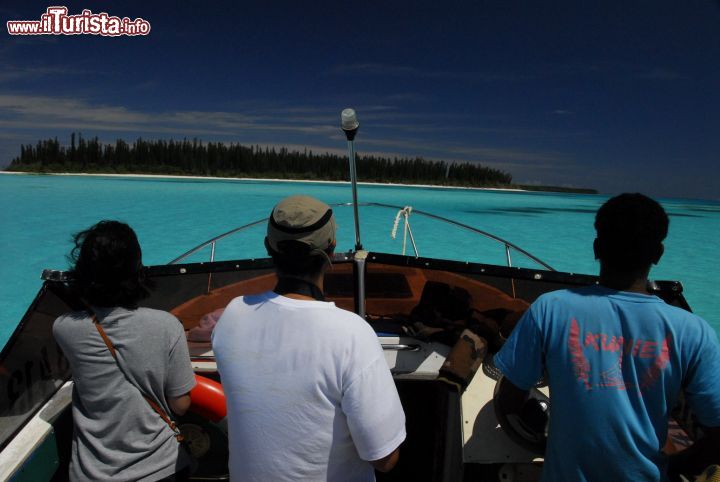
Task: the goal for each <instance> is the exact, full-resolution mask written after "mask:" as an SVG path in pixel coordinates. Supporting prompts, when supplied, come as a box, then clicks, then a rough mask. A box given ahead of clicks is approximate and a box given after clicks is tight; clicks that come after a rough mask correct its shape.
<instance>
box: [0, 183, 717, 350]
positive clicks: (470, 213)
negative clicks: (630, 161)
mask: <svg viewBox="0 0 720 482" xmlns="http://www.w3.org/2000/svg"><path fill="white" fill-rule="evenodd" d="M300 193H303V194H309V195H312V196H315V197H318V198H320V199H322V200H324V201H325V202H327V203H340V202H349V201H351V191H350V187H349V185H348V184H326V183H308V182H271V181H236V180H210V179H171V178H127V177H89V176H49V175H0V246H1V247H2V249H1V250H0V274H1V275H2V285H0V286H2V288H1V289H0V346H2V345H4V343H5V341H6V340H7V337H8V336H9V335H10V334H11V333H12V331H13V330H14V328H15V326H16V325H17V323H18V321H19V320H20V319H21V317H22V315H23V314H24V312H25V309H26V308H27V306H28V305H29V303H30V302H31V301H32V299H33V297H34V296H35V294H36V293H37V291H38V289H39V288H40V285H41V281H40V273H41V271H42V269H43V268H54V269H66V268H67V266H68V263H67V260H66V255H67V253H68V252H69V251H70V249H71V242H70V240H71V235H72V234H73V233H75V232H77V231H79V230H82V229H84V228H86V227H88V226H90V225H91V224H93V223H95V222H97V221H99V220H101V219H119V220H122V221H125V222H127V223H129V224H130V225H131V226H133V228H134V229H135V230H136V231H137V233H138V237H139V238H140V243H141V245H142V247H143V253H144V263H145V264H148V265H152V264H163V263H167V262H168V261H170V260H172V259H173V258H175V257H176V256H177V255H179V254H181V253H183V252H185V251H187V250H189V249H190V248H192V247H194V246H196V245H198V244H200V243H201V242H203V241H205V240H207V239H209V238H211V237H213V236H215V235H217V234H220V233H223V232H225V231H228V230H230V229H232V228H234V227H237V226H240V225H243V224H246V223H249V222H252V221H255V220H258V219H261V218H265V217H266V216H267V215H268V214H269V213H270V210H271V209H272V206H273V205H274V204H275V203H276V202H277V201H278V200H279V199H281V198H282V197H284V196H288V195H290V194H300ZM358 199H359V201H360V202H378V203H386V204H393V205H400V206H408V205H410V206H412V207H413V208H415V209H418V210H422V211H429V212H432V213H434V214H437V215H440V216H444V217H448V218H451V219H454V220H457V221H460V222H462V223H466V224H469V225H471V226H474V227H476V228H479V229H482V230H485V231H489V232H491V233H493V234H495V235H497V236H500V237H502V238H504V239H506V240H508V241H510V242H512V243H514V244H516V245H518V246H520V247H521V248H523V249H525V250H527V251H529V252H531V253H533V254H534V255H535V256H537V257H538V258H540V259H542V260H543V261H545V262H547V263H548V264H550V265H551V266H552V267H554V268H555V269H557V270H561V271H569V272H575V273H587V274H596V273H597V263H596V262H595V260H594V259H593V253H592V241H593V238H594V231H593V226H592V225H593V219H594V213H595V211H596V210H597V208H598V207H599V206H600V205H601V204H602V203H603V202H604V201H605V199H607V197H606V196H600V195H577V194H549V193H530V192H508V191H483V190H466V189H442V188H421V187H399V186H380V185H361V186H359V188H358ZM660 201H661V203H662V204H663V205H664V206H665V208H666V209H667V211H668V214H669V215H670V234H669V236H668V239H667V241H666V250H665V256H664V257H663V259H662V260H661V262H660V264H659V266H657V267H655V268H654V270H653V271H652V273H651V277H652V278H654V279H672V280H680V281H682V282H683V285H684V287H685V295H686V298H687V299H688V301H689V303H690V305H691V306H692V307H693V310H694V311H695V312H696V313H698V314H699V315H700V316H702V317H704V318H705V319H707V320H708V321H709V322H710V324H711V325H712V326H713V327H715V329H716V330H717V331H718V332H720V296H718V294H717V290H716V288H715V281H716V280H717V279H718V277H720V264H718V263H717V257H716V256H717V246H718V241H717V240H718V238H720V202H714V201H699V200H687V199H661V200H660ZM336 213H337V217H338V223H339V226H340V232H339V239H338V247H339V249H340V250H342V251H346V250H349V249H351V248H352V247H353V246H354V227H353V226H354V225H353V220H352V209H351V208H337V209H336ZM395 215H396V211H395V210H387V209H380V208H374V207H365V208H361V218H362V220H361V237H362V242H363V246H364V248H365V249H368V250H374V251H385V252H390V253H400V252H401V250H402V224H401V227H400V229H399V232H398V239H396V240H392V239H391V238H390V232H391V230H392V227H393V221H394V219H395ZM410 222H411V226H412V231H413V233H414V235H415V238H416V241H417V246H418V250H419V254H420V255H421V256H427V257H437V258H446V259H460V260H466V261H476V262H488V263H496V264H504V263H505V252H504V249H503V247H502V246H501V245H498V244H496V243H493V242H490V241H487V240H484V239H482V238H478V237H477V236H475V235H472V234H470V233H469V232H467V231H463V230H460V229H456V228H453V227H451V226H448V225H440V224H437V222H435V221H430V220H428V219H427V218H422V217H421V216H419V215H411V217H410ZM263 229H264V228H263V226H257V227H254V228H251V229H250V230H248V231H246V232H245V233H243V234H239V235H237V236H235V237H231V238H228V239H226V240H224V241H222V242H220V243H219V244H218V246H217V251H216V259H238V258H251V257H263V256H265V253H264V249H263V244H262V237H263V236H264V233H263ZM408 249H410V248H409V247H408ZM208 258H209V251H207V250H206V251H204V252H201V253H199V254H198V255H196V256H194V257H193V258H192V260H193V261H200V260H207V259H208ZM513 264H514V265H520V266H528V267H531V266H535V265H534V264H533V263H531V262H529V261H528V260H525V259H523V258H522V257H520V256H519V255H517V254H514V255H513Z"/></svg>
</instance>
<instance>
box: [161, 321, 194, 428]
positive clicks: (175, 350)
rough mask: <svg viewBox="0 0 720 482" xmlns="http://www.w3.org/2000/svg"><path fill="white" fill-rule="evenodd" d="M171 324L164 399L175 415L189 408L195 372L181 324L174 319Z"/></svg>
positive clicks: (181, 413) (183, 412) (182, 413)
mask: <svg viewBox="0 0 720 482" xmlns="http://www.w3.org/2000/svg"><path fill="white" fill-rule="evenodd" d="M175 323H176V324H172V325H171V326H172V329H173V330H174V337H175V342H174V344H173V345H172V347H171V349H170V353H169V354H168V368H167V370H168V371H167V375H166V377H167V381H166V385H165V400H167V404H168V406H169V407H170V410H172V412H173V413H175V414H176V415H184V414H185V412H187V411H188V409H189V408H190V404H191V401H190V390H192V389H193V388H194V387H195V385H196V383H197V382H196V381H195V373H194V372H193V368H192V363H191V362H190V353H189V352H188V344H187V340H186V338H185V331H184V330H183V327H182V324H180V322H179V321H177V320H175Z"/></svg>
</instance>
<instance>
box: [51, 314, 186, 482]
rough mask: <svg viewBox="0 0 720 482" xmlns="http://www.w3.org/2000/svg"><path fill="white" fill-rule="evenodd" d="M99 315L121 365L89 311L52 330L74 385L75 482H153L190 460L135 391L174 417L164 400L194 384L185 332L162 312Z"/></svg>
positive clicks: (72, 468) (59, 322)
mask: <svg viewBox="0 0 720 482" xmlns="http://www.w3.org/2000/svg"><path fill="white" fill-rule="evenodd" d="M95 310H96V313H97V316H98V319H99V320H100V323H101V325H102V327H103V329H104V330H105V333H106V334H107V336H108V338H110V341H112V343H113V345H115V348H116V350H117V357H118V361H117V363H116V362H115V360H114V359H113V357H112V355H111V354H110V351H109V350H108V348H107V346H106V345H105V342H104V341H103V340H102V338H101V337H100V334H99V333H98V332H97V329H96V328H95V327H94V326H93V322H92V318H91V317H89V316H88V313H87V312H75V313H68V314H65V315H63V316H61V317H59V318H58V319H57V320H55V324H54V325H53V334H54V335H55V340H57V343H58V344H59V345H60V348H62V350H63V352H64V353H65V356H66V357H67V359H68V361H69V362H70V367H71V369H72V373H73V381H74V382H75V383H74V388H73V407H72V410H73V421H74V423H75V431H74V434H73V443H72V458H71V462H70V479H71V480H110V479H112V480H117V481H130V480H133V481H135V480H142V481H153V480H158V479H162V478H164V477H167V476H169V475H172V474H173V473H175V472H176V471H178V470H180V469H182V468H183V467H185V466H187V465H188V464H189V461H190V459H189V457H188V455H187V454H186V453H185V451H184V450H183V449H182V448H181V447H180V444H179V443H178V442H177V440H176V439H175V436H174V435H175V434H174V433H173V431H172V430H171V429H170V427H168V425H167V424H166V423H165V422H164V421H163V420H162V419H161V418H160V416H159V415H158V414H157V413H156V412H154V411H153V409H152V408H150V406H149V405H148V403H147V401H146V400H145V399H144V398H143V397H142V395H141V394H140V392H139V390H138V389H137V388H136V387H140V388H141V389H142V390H143V392H144V393H145V394H146V395H148V396H149V397H151V398H152V399H153V400H155V401H156V402H158V403H159V404H160V405H161V406H162V407H163V409H164V410H165V411H166V412H167V413H168V414H170V413H171V412H170V407H169V406H168V403H167V398H174V397H178V396H181V395H184V394H185V393H187V392H189V391H190V390H191V389H192V388H193V387H194V386H195V377H194V374H193V370H192V366H191V364H190V356H189V354H188V348H187V342H186V340H185V333H184V330H183V327H182V325H181V324H180V322H179V321H178V320H177V318H175V317H174V316H172V315H171V314H169V313H167V312H165V311H158V310H152V309H148V308H138V309H136V310H126V309H124V308H95ZM118 364H119V365H120V366H121V367H122V368H123V371H124V372H125V374H126V375H127V377H128V378H129V379H130V380H131V381H132V382H133V384H134V385H135V387H134V386H132V385H131V384H130V382H129V381H128V379H127V378H126V377H125V375H123V373H122V372H121V371H120V369H119V368H118Z"/></svg>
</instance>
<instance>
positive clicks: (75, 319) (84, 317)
mask: <svg viewBox="0 0 720 482" xmlns="http://www.w3.org/2000/svg"><path fill="white" fill-rule="evenodd" d="M81 322H82V323H88V322H90V315H89V314H88V312H87V311H71V312H68V313H64V314H62V315H60V316H58V317H57V318H56V319H55V321H54V322H53V332H58V331H63V330H66V329H70V328H71V327H73V326H76V325H78V323H81Z"/></svg>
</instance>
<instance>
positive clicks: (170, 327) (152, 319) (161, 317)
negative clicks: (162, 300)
mask: <svg viewBox="0 0 720 482" xmlns="http://www.w3.org/2000/svg"><path fill="white" fill-rule="evenodd" d="M134 315H135V316H137V317H138V318H139V319H140V320H141V321H142V323H145V324H151V325H152V326H155V327H157V328H159V329H162V330H164V331H169V332H172V333H175V332H178V333H179V332H183V333H184V332H185V329H184V328H183V325H182V323H181V322H180V320H178V319H177V317H176V316H175V315H173V314H172V313H168V312H167V311H164V310H157V309H155V308H145V307H140V308H137V309H136V310H135V313H134Z"/></svg>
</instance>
